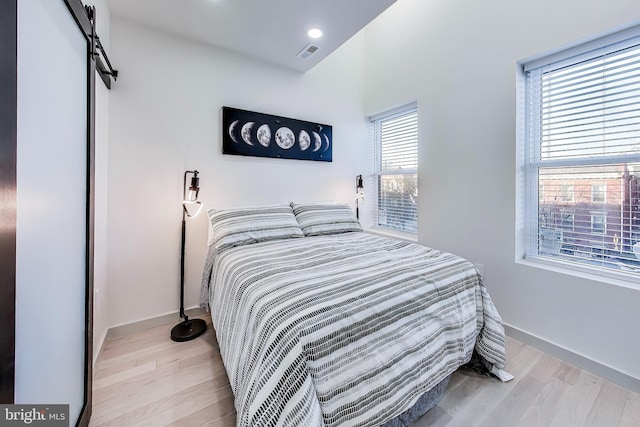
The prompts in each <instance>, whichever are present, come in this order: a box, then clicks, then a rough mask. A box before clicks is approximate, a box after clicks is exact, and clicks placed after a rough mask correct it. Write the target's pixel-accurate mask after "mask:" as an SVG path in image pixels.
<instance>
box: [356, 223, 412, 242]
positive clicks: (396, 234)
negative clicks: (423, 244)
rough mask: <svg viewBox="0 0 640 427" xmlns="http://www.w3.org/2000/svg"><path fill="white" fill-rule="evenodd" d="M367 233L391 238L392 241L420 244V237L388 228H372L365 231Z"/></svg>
mask: <svg viewBox="0 0 640 427" xmlns="http://www.w3.org/2000/svg"><path fill="white" fill-rule="evenodd" d="M364 231H365V233H369V234H375V235H378V236H383V237H389V238H392V239H399V240H405V241H407V242H411V243H418V236H417V235H415V234H410V233H404V232H402V231H393V230H388V229H386V228H378V227H372V228H367V229H365V230H364Z"/></svg>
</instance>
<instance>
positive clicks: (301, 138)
mask: <svg viewBox="0 0 640 427" xmlns="http://www.w3.org/2000/svg"><path fill="white" fill-rule="evenodd" d="M298 142H299V144H300V149H301V150H302V151H304V150H306V149H307V148H309V146H310V145H311V137H309V134H308V133H307V131H306V130H301V131H300V135H298Z"/></svg>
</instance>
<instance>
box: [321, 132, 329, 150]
mask: <svg viewBox="0 0 640 427" xmlns="http://www.w3.org/2000/svg"><path fill="white" fill-rule="evenodd" d="M322 136H324V140H325V141H327V146H326V147H324V150H322V152H325V151H327V150H328V149H329V137H328V136H327V134H326V133H323V134H322Z"/></svg>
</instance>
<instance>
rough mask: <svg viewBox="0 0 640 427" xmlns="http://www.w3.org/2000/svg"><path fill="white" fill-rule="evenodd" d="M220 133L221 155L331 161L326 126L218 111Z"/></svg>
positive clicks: (232, 110) (329, 133)
mask: <svg viewBox="0 0 640 427" xmlns="http://www.w3.org/2000/svg"><path fill="white" fill-rule="evenodd" d="M222 129H223V130H222V152H223V153H224V154H236V155H240V156H257V157H278V158H282V159H298V160H318V161H322V162H330V161H332V158H331V153H332V151H333V140H332V127H331V126H330V125H325V124H320V123H313V122H306V121H304V120H296V119H290V118H288V117H280V116H273V115H271V114H264V113H256V112H255V111H247V110H240V109H238V108H231V107H222Z"/></svg>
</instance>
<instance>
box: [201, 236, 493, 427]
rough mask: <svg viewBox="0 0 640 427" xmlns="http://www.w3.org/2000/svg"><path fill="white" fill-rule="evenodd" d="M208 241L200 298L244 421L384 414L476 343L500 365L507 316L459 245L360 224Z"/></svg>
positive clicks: (342, 421) (320, 421) (355, 421)
mask: <svg viewBox="0 0 640 427" xmlns="http://www.w3.org/2000/svg"><path fill="white" fill-rule="evenodd" d="M210 252H211V256H210V257H209V260H208V263H207V267H206V268H205V275H204V276H205V278H204V279H205V280H203V288H202V297H201V303H202V305H203V306H204V307H206V308H208V309H210V310H211V317H212V321H213V325H214V328H215V331H216V335H217V339H218V343H219V345H220V353H221V356H222V360H223V363H224V365H225V368H226V370H227V374H228V377H229V382H230V384H231V388H232V390H233V393H234V397H235V407H236V410H237V425H238V426H269V425H284V426H374V425H375V426H378V425H382V424H385V423H389V422H390V421H391V420H394V419H396V418H397V417H398V416H399V415H401V414H403V413H405V412H406V411H408V410H409V409H410V408H412V407H414V405H415V404H416V402H418V400H419V399H420V398H421V397H422V396H424V395H425V393H427V392H428V391H429V390H431V389H432V388H433V387H434V386H436V385H437V384H440V383H442V382H443V381H444V380H445V379H446V378H447V377H448V376H449V375H451V373H453V372H454V371H455V370H456V369H457V368H458V367H460V366H461V365H463V364H465V363H467V362H468V361H469V360H470V359H471V357H472V355H473V354H474V353H475V354H477V355H478V356H479V357H481V358H482V359H483V361H484V362H485V363H486V364H487V365H488V366H489V367H491V368H494V369H498V370H499V369H502V368H503V367H504V363H505V348H504V328H503V326H502V321H501V319H500V316H499V314H498V312H497V310H496V308H495V306H494V305H493V303H492V301H491V298H490V296H489V294H488V292H487V290H486V288H485V287H484V284H483V282H482V278H481V276H480V275H479V274H478V272H477V270H476V269H475V267H474V266H473V265H472V264H471V263H469V262H468V261H466V260H464V259H463V258H460V257H458V256H456V255H453V254H450V253H447V252H442V251H438V250H435V249H432V248H428V247H424V246H420V245H417V244H413V243H409V242H404V241H398V240H392V239H387V238H383V237H378V236H373V235H369V234H367V233H362V232H354V233H344V234H337V235H330V236H316V237H304V238H298V239H287V240H276V241H268V242H262V243H255V244H250V245H245V246H238V247H233V248H229V249H227V250H225V251H223V252H221V253H217V254H216V253H215V251H214V250H212V251H210Z"/></svg>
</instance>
